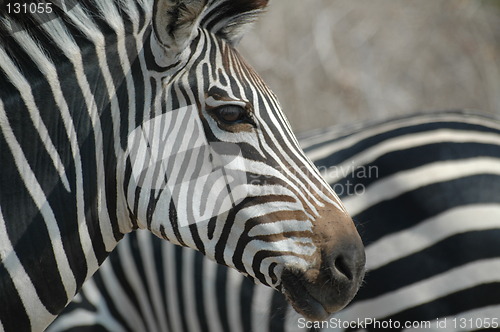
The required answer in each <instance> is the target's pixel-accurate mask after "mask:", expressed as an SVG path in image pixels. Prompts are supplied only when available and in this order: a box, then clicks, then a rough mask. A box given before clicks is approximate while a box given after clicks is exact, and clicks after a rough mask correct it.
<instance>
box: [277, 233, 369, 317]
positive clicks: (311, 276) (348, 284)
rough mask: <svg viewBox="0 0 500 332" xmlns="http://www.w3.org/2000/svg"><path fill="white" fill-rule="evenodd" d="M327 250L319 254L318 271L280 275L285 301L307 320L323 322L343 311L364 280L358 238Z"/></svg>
mask: <svg viewBox="0 0 500 332" xmlns="http://www.w3.org/2000/svg"><path fill="white" fill-rule="evenodd" d="M358 242H359V243H358ZM326 248H328V250H327V249H326ZM326 248H323V250H322V251H321V265H320V267H319V268H311V269H309V270H307V271H305V272H304V271H298V270H296V269H294V268H285V269H284V270H283V273H282V276H281V281H282V285H283V287H282V291H283V293H284V294H285V296H286V297H287V299H288V301H289V302H290V304H291V305H292V306H293V308H294V309H295V310H296V311H297V312H298V313H299V314H302V315H303V316H304V317H306V318H307V319H310V320H324V319H326V318H328V316H329V315H331V314H333V313H335V312H337V311H339V310H341V309H342V308H344V307H345V306H346V305H347V304H348V303H349V302H350V301H351V300H352V299H353V298H354V296H355V295H356V293H357V291H358V289H359V287H360V285H361V283H362V280H363V277H364V271H365V270H364V265H365V252H364V250H363V246H362V244H361V240H359V237H358V239H357V240H356V239H355V240H353V241H351V242H340V243H337V244H336V245H329V246H327V247H326Z"/></svg>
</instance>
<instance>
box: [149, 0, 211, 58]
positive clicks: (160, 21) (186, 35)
mask: <svg viewBox="0 0 500 332" xmlns="http://www.w3.org/2000/svg"><path fill="white" fill-rule="evenodd" d="M206 3H207V0H155V3H154V8H153V30H154V34H155V36H156V39H157V41H158V42H159V44H160V45H161V46H162V48H163V49H164V51H165V54H166V57H167V59H170V60H172V61H173V60H176V59H177V58H178V57H179V56H180V54H181V53H182V51H184V50H185V49H186V48H187V47H188V46H189V44H190V43H191V41H192V40H193V39H194V38H195V37H196V32H197V29H198V26H199V21H200V17H201V12H202V11H203V9H204V8H205V5H206Z"/></svg>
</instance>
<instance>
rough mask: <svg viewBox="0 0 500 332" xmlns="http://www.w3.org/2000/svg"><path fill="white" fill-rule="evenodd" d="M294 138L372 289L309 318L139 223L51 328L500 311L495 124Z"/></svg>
mask: <svg viewBox="0 0 500 332" xmlns="http://www.w3.org/2000/svg"><path fill="white" fill-rule="evenodd" d="M299 138H300V142H301V145H302V147H303V148H304V150H305V151H306V154H308V155H309V157H310V158H311V159H312V160H313V161H315V163H316V165H317V166H318V168H319V169H320V170H322V172H323V175H324V176H325V178H326V179H328V181H329V183H330V184H331V186H332V187H333V188H335V189H336V190H337V193H338V194H339V196H340V197H342V198H343V201H344V202H345V204H346V207H347V209H348V210H349V211H350V212H351V213H352V215H353V216H354V218H355V222H356V223H358V224H359V225H358V228H359V229H360V232H361V235H362V237H363V240H364V241H365V243H366V253H367V268H368V273H367V276H366V277H365V280H366V284H365V285H364V286H363V287H362V288H361V289H360V291H359V293H358V295H357V296H356V298H355V299H354V300H353V301H352V302H351V304H350V305H349V306H347V307H346V308H345V309H344V310H343V311H341V312H339V313H337V314H335V315H334V316H332V317H331V318H330V319H329V320H325V321H321V322H316V323H313V322H308V321H306V320H304V318H303V317H301V316H299V315H297V314H296V313H294V312H293V310H291V308H290V307H289V306H287V303H286V300H285V298H284V297H283V296H282V295H281V294H279V293H276V292H272V291H270V290H269V289H268V288H266V287H262V286H260V285H254V284H253V282H252V281H251V280H249V279H247V278H244V277H242V276H241V275H239V274H237V273H236V272H234V271H232V270H230V269H226V268H225V267H223V266H217V265H216V264H214V263H213V262H211V261H209V260H207V259H205V258H203V256H202V255H200V254H199V253H196V252H193V251H189V250H186V249H184V248H181V247H176V246H172V245H171V244H169V243H168V242H164V241H160V240H155V239H153V238H152V236H151V235H150V234H148V233H146V232H141V233H139V232H136V233H134V234H130V236H129V237H128V238H127V239H125V240H124V241H123V243H120V245H119V246H118V250H117V251H115V252H113V253H112V255H111V256H110V257H109V259H108V261H106V262H105V263H104V264H103V266H102V268H101V269H100V270H99V271H98V272H97V273H96V275H94V277H93V278H92V279H91V280H89V281H88V282H87V283H86V284H85V285H84V286H83V288H82V291H81V292H80V293H79V294H78V296H77V297H75V299H74V300H73V302H72V303H71V304H70V305H69V306H68V307H67V308H66V310H65V311H64V312H63V313H62V314H61V315H60V317H58V319H57V320H56V321H55V322H54V324H53V325H52V326H51V327H50V328H49V330H48V331H49V332H57V331H75V332H76V331H80V330H85V331H92V330H98V331H103V330H106V331H179V332H180V331H273V332H274V331H303V330H311V331H312V330H319V328H320V327H323V329H322V330H324V331H329V330H356V329H357V328H358V327H359V328H363V327H364V329H365V330H368V331H371V330H373V331H376V330H377V327H380V326H387V325H382V324H388V322H389V321H391V320H392V322H393V325H392V326H393V327H395V330H403V329H404V330H411V329H409V328H408V329H405V328H404V327H405V325H404V324H408V323H409V324H416V323H415V322H424V321H425V322H426V324H427V322H429V324H430V323H432V325H427V327H429V328H434V329H435V330H437V329H438V326H437V324H438V323H439V324H441V326H439V327H440V328H443V327H447V328H448V330H450V331H452V330H473V329H479V328H481V326H480V324H482V323H483V324H484V323H485V322H486V320H484V319H485V318H486V319H492V318H494V317H498V312H500V299H499V298H498V296H497V295H498V294H499V292H500V269H499V268H498V266H499V264H500V258H499V257H500V252H499V249H498V246H497V245H496V244H497V242H498V237H499V233H500V194H499V193H500V167H499V166H500V120H498V119H491V118H488V117H486V116H484V115H480V114H475V113H473V112H466V111H441V112H435V113H421V114H416V115H411V116H406V117H399V118H393V119H390V120H387V121H383V122H376V123H370V124H363V125H351V126H347V127H346V126H338V127H333V128H327V129H322V130H318V131H315V132H310V133H308V134H306V135H302V136H299ZM370 170H371V174H370V173H369V172H370ZM356 191H357V192H356ZM163 262H165V263H163ZM174 266H175V267H177V268H174ZM358 319H361V323H359V325H358ZM370 319H371V320H370ZM375 319H377V320H378V321H375ZM443 322H445V323H447V326H443V325H442V324H443ZM492 323H493V322H492V321H490V323H489V324H490V326H493V325H491V324H492ZM497 323H498V322H497ZM315 324H316V325H315ZM363 324H364V325H363ZM377 324H378V325H377ZM467 324H469V325H467ZM470 324H476V326H471V325H470ZM478 324H479V325H478ZM445 325H446V324H445ZM314 327H318V328H317V329H316V328H314ZM398 327H399V328H398ZM420 327H425V326H424V325H421V326H420ZM482 327H484V328H486V325H483V326H482Z"/></svg>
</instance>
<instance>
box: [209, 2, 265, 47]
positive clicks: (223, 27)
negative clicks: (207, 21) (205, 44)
mask: <svg viewBox="0 0 500 332" xmlns="http://www.w3.org/2000/svg"><path fill="white" fill-rule="evenodd" d="M268 2H269V0H226V1H223V3H222V4H221V5H219V6H218V7H217V12H216V13H215V15H214V16H215V17H217V19H216V20H217V21H218V24H214V25H213V26H214V28H213V29H212V32H213V33H215V34H217V35H219V36H221V37H222V38H224V39H225V40H226V41H227V42H228V43H230V44H231V45H233V46H235V45H237V44H238V43H239V41H240V40H241V38H242V37H243V34H244V33H245V31H246V30H247V29H248V26H249V25H251V24H252V23H253V22H254V21H255V19H256V18H257V17H258V16H259V15H260V14H261V13H262V12H263V11H264V9H265V8H266V6H267V4H268Z"/></svg>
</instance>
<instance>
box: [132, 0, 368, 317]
mask: <svg viewBox="0 0 500 332" xmlns="http://www.w3.org/2000/svg"><path fill="white" fill-rule="evenodd" d="M266 4H267V1H266V0H246V1H243V0H238V1H236V0H230V1H229V0H208V1H206V0H192V1H179V0H178V1H172V0H157V1H155V3H154V7H153V17H152V30H151V31H150V33H149V34H148V33H146V34H145V37H144V38H145V44H144V45H145V47H144V59H146V65H147V68H148V71H147V75H149V77H148V80H149V81H150V82H152V83H151V89H150V91H146V96H145V99H146V100H149V101H150V104H151V105H152V107H151V110H150V111H147V110H146V111H145V112H144V116H143V119H144V121H142V122H141V123H139V124H138V126H137V127H136V128H134V129H133V130H132V131H131V132H129V135H128V141H127V154H126V156H127V157H126V161H125V163H126V166H125V174H126V176H125V196H126V201H127V207H128V209H129V211H130V215H131V216H132V218H131V219H132V227H135V228H137V227H138V228H147V229H150V230H151V231H152V232H153V233H155V234H156V235H158V236H160V237H162V238H165V239H167V240H169V241H171V242H174V243H177V244H180V245H183V246H187V247H191V248H194V249H196V250H199V251H200V252H202V253H204V254H205V255H207V256H208V257H210V258H212V259H214V260H215V261H217V262H218V263H221V264H224V265H227V266H230V267H233V268H235V269H237V270H238V271H240V272H241V273H243V274H244V275H246V276H248V277H250V278H252V279H254V280H257V281H259V282H261V283H263V284H266V285H269V286H271V287H273V288H275V289H277V290H280V291H282V292H283V293H284V294H285V295H286V296H287V298H288V299H289V301H290V302H291V303H292V305H293V306H294V307H295V309H296V310H297V311H298V312H299V313H302V314H303V315H305V316H306V317H308V318H311V319H322V318H325V317H326V316H327V315H328V314H330V313H332V312H335V311H337V310H340V309H341V308H343V307H344V306H345V305H346V304H347V303H348V302H349V301H350V300H351V299H352V298H353V296H354V295H355V293H356V292H357V290H358V288H359V285H360V282H361V279H362V277H363V271H364V262H365V257H364V251H363V245H362V242H361V240H360V237H359V235H358V233H357V231H356V229H355V226H354V224H353V222H352V220H351V218H350V217H349V216H348V214H347V212H346V210H345V208H344V207H343V205H342V203H341V201H340V200H339V198H338V197H337V195H336V194H335V193H334V192H333V191H332V190H331V188H330V186H329V185H328V184H327V183H326V182H325V181H324V180H323V179H322V178H321V177H320V175H319V173H318V171H317V169H316V168H315V167H314V166H313V164H312V163H311V162H310V161H309V159H308V158H307V157H305V155H304V154H303V152H302V150H301V149H300V147H299V145H298V143H297V140H296V138H295V137H294V135H293V133H292V130H291V129H290V126H289V124H288V122H287V120H286V118H285V116H284V115H283V113H282V111H281V109H280V106H279V103H278V101H277V99H276V97H275V95H274V94H273V93H272V92H271V91H270V90H269V88H268V87H267V86H266V84H265V83H264V82H263V81H262V79H261V78H260V77H259V76H258V75H257V73H256V72H255V71H254V70H253V69H252V68H251V67H250V66H249V65H248V64H247V63H246V62H245V61H244V59H243V58H242V57H241V55H240V54H239V53H238V52H237V51H236V50H235V48H234V46H235V45H236V44H237V42H238V41H239V39H240V37H241V34H242V31H244V28H245V26H246V25H247V24H248V23H250V22H251V21H252V20H253V19H254V17H255V16H256V15H258V14H259V13H260V12H261V11H262V10H263V8H264V7H265V6H266Z"/></svg>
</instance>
